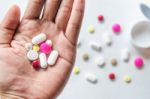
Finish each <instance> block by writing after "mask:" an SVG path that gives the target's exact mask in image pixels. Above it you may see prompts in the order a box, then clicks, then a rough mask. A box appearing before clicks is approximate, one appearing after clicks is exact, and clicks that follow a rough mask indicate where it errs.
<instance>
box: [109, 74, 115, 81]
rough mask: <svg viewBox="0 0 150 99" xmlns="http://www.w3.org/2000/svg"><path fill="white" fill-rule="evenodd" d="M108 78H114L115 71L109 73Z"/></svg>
mask: <svg viewBox="0 0 150 99" xmlns="http://www.w3.org/2000/svg"><path fill="white" fill-rule="evenodd" d="M108 78H109V79H110V80H115V79H116V75H115V73H110V74H109V75H108Z"/></svg>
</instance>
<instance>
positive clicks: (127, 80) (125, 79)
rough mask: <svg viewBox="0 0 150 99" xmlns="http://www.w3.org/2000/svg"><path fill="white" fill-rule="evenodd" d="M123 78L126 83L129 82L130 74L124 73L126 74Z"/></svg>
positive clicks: (130, 79)
mask: <svg viewBox="0 0 150 99" xmlns="http://www.w3.org/2000/svg"><path fill="white" fill-rule="evenodd" d="M123 80H124V81H125V82H126V83H131V81H132V78H131V76H129V75H126V76H124V77H123Z"/></svg>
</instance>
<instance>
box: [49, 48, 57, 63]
mask: <svg viewBox="0 0 150 99" xmlns="http://www.w3.org/2000/svg"><path fill="white" fill-rule="evenodd" d="M58 55H59V54H58V51H56V50H54V51H52V52H51V54H50V55H49V57H48V64H49V65H51V66H52V65H54V64H55V63H56V61H57V58H58Z"/></svg>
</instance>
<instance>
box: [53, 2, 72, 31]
mask: <svg viewBox="0 0 150 99" xmlns="http://www.w3.org/2000/svg"><path fill="white" fill-rule="evenodd" d="M73 2H74V0H63V1H62V3H61V6H60V9H59V11H58V13H57V16H56V19H55V22H56V24H57V26H58V27H59V28H60V29H62V30H63V31H65V30H66V27H67V24H68V21H69V18H70V14H71V11H72V6H73Z"/></svg>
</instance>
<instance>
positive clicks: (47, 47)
mask: <svg viewBox="0 0 150 99" xmlns="http://www.w3.org/2000/svg"><path fill="white" fill-rule="evenodd" d="M51 51H52V46H51V45H49V44H48V43H42V44H41V45H40V52H42V53H45V54H49V53H51Z"/></svg>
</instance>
